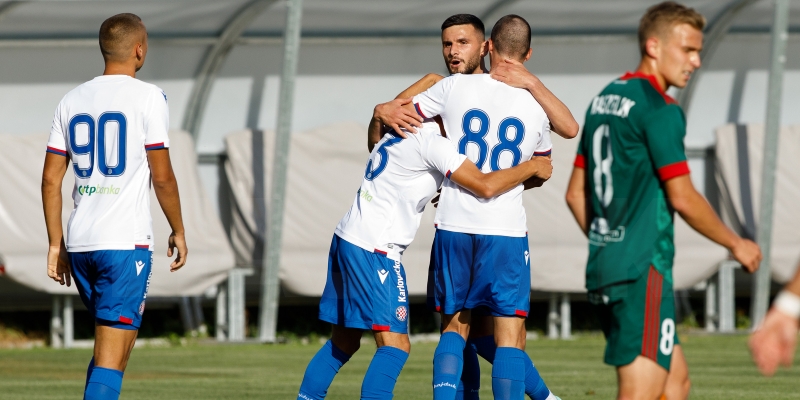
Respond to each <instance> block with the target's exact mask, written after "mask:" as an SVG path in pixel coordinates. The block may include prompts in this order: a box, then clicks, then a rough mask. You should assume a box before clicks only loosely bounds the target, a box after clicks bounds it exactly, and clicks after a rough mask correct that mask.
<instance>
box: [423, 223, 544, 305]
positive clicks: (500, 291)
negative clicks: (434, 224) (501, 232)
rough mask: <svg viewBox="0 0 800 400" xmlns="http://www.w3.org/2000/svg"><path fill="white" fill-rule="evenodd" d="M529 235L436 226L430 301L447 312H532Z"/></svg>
mask: <svg viewBox="0 0 800 400" xmlns="http://www.w3.org/2000/svg"><path fill="white" fill-rule="evenodd" d="M529 257H530V253H529V252H528V237H527V236H526V237H510V236H495V235H475V234H469V233H459V232H450V231H445V230H441V229H437V230H436V236H435V237H434V239H433V248H432V249H431V262H430V266H429V271H428V272H429V274H428V305H429V306H431V308H433V309H435V310H436V311H440V312H443V313H444V314H448V315H449V314H455V313H456V312H458V311H461V310H465V309H474V308H479V307H486V308H488V309H489V310H490V311H491V315H494V316H500V317H511V316H517V317H527V316H528V311H529V309H530V296H531V270H530V262H529Z"/></svg>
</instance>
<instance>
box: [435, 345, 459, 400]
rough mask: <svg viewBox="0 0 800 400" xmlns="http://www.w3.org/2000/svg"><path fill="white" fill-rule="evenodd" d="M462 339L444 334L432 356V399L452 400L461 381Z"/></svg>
mask: <svg viewBox="0 0 800 400" xmlns="http://www.w3.org/2000/svg"><path fill="white" fill-rule="evenodd" d="M465 345H466V342H464V338H462V337H461V335H459V334H458V333H455V332H445V333H443V334H442V336H441V338H440V339H439V345H438V346H436V352H434V354H433V399H434V400H454V399H455V398H456V392H457V390H458V383H459V381H460V380H461V370H462V368H463V363H464V359H463V358H462V357H463V354H464V346H465Z"/></svg>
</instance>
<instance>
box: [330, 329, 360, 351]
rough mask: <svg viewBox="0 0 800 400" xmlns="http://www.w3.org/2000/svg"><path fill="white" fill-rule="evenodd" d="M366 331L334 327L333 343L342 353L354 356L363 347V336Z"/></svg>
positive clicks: (332, 330)
mask: <svg viewBox="0 0 800 400" xmlns="http://www.w3.org/2000/svg"><path fill="white" fill-rule="evenodd" d="M363 334H364V330H362V329H356V328H347V327H345V326H341V325H332V329H331V342H333V344H334V345H335V346H336V347H337V348H338V349H339V350H341V351H343V352H345V353H347V354H348V355H351V356H352V355H353V354H355V352H357V351H358V349H359V348H360V347H361V336H362V335H363Z"/></svg>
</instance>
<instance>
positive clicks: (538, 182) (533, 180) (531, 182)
mask: <svg viewBox="0 0 800 400" xmlns="http://www.w3.org/2000/svg"><path fill="white" fill-rule="evenodd" d="M545 182H547V180H546V179H542V178H539V177H537V176H532V177H530V178H528V179H527V180H525V182H524V183H523V184H524V185H525V190H528V189H533V188H538V187H542V185H544V183H545Z"/></svg>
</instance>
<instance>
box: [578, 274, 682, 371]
mask: <svg viewBox="0 0 800 400" xmlns="http://www.w3.org/2000/svg"><path fill="white" fill-rule="evenodd" d="M598 299H599V300H600V301H601V302H602V303H601V304H599V305H598V308H599V309H600V310H601V312H599V313H598V315H599V316H600V318H601V320H603V321H602V324H603V331H604V333H605V335H606V340H607V343H606V353H605V362H606V363H608V364H610V365H614V366H616V367H621V366H624V365H627V364H629V363H631V362H633V360H634V359H635V358H636V357H638V356H643V357H645V358H649V359H651V360H652V361H653V362H655V363H656V364H657V365H659V366H661V368H663V369H664V370H666V371H669V369H670V362H671V357H672V352H673V350H674V347H675V345H676V344H677V343H678V336H677V333H676V331H675V320H674V315H675V304H674V299H673V294H672V284H671V282H669V281H668V280H667V279H664V277H663V276H662V275H661V273H659V272H658V271H657V270H656V269H655V268H653V267H650V268H649V270H646V271H645V272H644V273H643V274H642V275H641V276H640V277H638V278H637V279H635V280H633V281H627V282H622V283H619V284H615V285H611V286H608V287H605V288H602V289H600V290H597V291H593V292H592V293H590V300H592V301H593V302H597V301H598Z"/></svg>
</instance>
